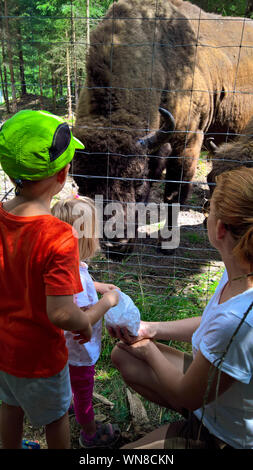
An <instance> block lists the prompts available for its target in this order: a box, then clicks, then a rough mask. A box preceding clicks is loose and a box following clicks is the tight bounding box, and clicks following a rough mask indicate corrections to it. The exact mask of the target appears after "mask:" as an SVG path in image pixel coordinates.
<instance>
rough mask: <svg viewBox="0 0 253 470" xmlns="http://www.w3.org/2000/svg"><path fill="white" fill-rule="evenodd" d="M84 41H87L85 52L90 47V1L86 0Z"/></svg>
mask: <svg viewBox="0 0 253 470" xmlns="http://www.w3.org/2000/svg"><path fill="white" fill-rule="evenodd" d="M86 27H87V33H86V40H87V51H88V49H89V46H90V0H86Z"/></svg>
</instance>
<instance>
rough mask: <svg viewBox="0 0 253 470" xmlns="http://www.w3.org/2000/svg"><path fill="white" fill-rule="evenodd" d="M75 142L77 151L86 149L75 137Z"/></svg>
mask: <svg viewBox="0 0 253 470" xmlns="http://www.w3.org/2000/svg"><path fill="white" fill-rule="evenodd" d="M73 140H74V142H75V148H76V149H84V148H85V146H84V145H83V143H82V142H81V141H80V140H78V139H77V138H76V137H74V136H73Z"/></svg>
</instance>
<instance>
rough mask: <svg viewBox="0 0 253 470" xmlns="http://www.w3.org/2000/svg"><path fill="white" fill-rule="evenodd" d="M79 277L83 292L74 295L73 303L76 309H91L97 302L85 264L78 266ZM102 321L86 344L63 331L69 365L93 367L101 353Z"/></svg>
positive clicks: (95, 326) (93, 329)
mask: <svg viewBox="0 0 253 470" xmlns="http://www.w3.org/2000/svg"><path fill="white" fill-rule="evenodd" d="M80 277H81V282H82V286H83V291H82V292H80V293H79V294H76V295H74V302H75V303H76V304H77V305H78V307H80V308H81V307H91V306H92V305H94V304H95V303H97V301H98V296H97V292H96V289H95V286H94V282H93V280H92V279H91V276H90V274H89V272H88V266H87V264H85V263H81V264H80ZM101 336H102V319H101V320H99V321H98V322H97V323H96V324H95V325H93V327H92V337H91V339H90V341H89V342H88V343H84V344H80V343H78V341H75V340H74V339H73V337H74V335H73V333H72V332H71V331H65V339H66V344H67V348H68V351H69V364H71V365H73V366H92V365H94V364H95V363H96V362H97V360H98V358H99V355H100V352H101Z"/></svg>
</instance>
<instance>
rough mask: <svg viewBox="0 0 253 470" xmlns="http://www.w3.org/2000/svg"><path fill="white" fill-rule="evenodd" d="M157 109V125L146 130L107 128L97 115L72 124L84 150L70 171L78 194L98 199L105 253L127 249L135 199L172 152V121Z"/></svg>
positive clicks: (142, 196)
mask: <svg viewBox="0 0 253 470" xmlns="http://www.w3.org/2000/svg"><path fill="white" fill-rule="evenodd" d="M159 111H160V114H161V120H162V123H161V127H160V129H159V130H157V131H156V132H152V133H150V134H148V135H141V134H140V132H138V131H136V130H134V131H133V130H131V129H126V128H123V127H122V128H119V127H121V126H118V127H117V126H115V123H114V125H113V126H111V127H110V128H108V121H107V127H105V126H103V123H102V121H101V116H100V117H99V122H98V121H97V122H96V120H92V119H91V120H90V121H85V123H84V121H82V122H80V121H79V123H77V125H76V127H75V130H74V132H75V135H76V136H77V137H78V138H79V139H80V140H81V141H82V142H83V143H84V145H85V150H84V151H80V152H79V151H78V152H77V153H76V155H75V158H74V161H73V164H72V174H73V176H74V179H75V181H76V183H77V185H78V187H79V194H80V195H86V196H89V197H92V198H93V199H94V200H95V201H96V202H97V203H98V204H100V208H99V215H100V217H101V214H102V213H103V223H104V226H103V230H102V234H103V244H104V245H105V246H106V248H107V250H106V251H107V252H108V251H109V254H110V255H113V254H115V253H117V252H120V253H122V252H123V253H125V252H129V251H131V250H132V248H133V246H134V240H135V238H136V235H137V231H136V229H135V224H136V213H135V210H134V209H135V208H136V203H144V204H146V203H147V202H148V199H149V193H150V188H151V184H152V180H153V181H154V180H159V179H161V178H162V173H163V170H164V168H165V165H164V159H163V155H164V154H166V155H169V154H170V151H171V148H170V144H169V143H167V141H168V133H172V132H173V130H174V125H175V124H174V119H173V116H172V115H171V114H170V113H169V112H168V111H167V110H165V109H163V108H160V109H159ZM101 203H102V204H103V207H102V208H103V211H102V212H101V209H102V208H101ZM100 234H101V232H100Z"/></svg>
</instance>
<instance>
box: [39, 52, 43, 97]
mask: <svg viewBox="0 0 253 470" xmlns="http://www.w3.org/2000/svg"><path fill="white" fill-rule="evenodd" d="M39 82H40V105H41V106H43V84H42V73H41V63H40V58H39Z"/></svg>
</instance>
